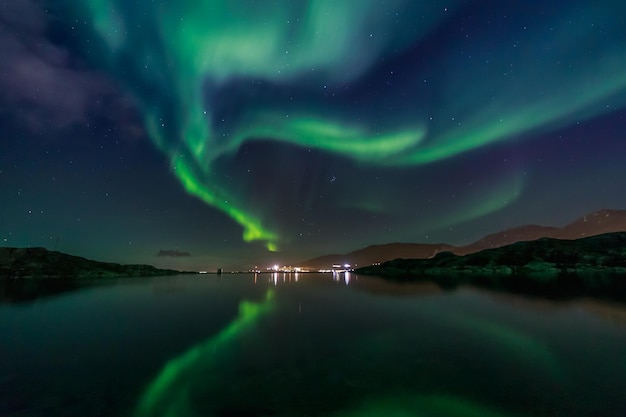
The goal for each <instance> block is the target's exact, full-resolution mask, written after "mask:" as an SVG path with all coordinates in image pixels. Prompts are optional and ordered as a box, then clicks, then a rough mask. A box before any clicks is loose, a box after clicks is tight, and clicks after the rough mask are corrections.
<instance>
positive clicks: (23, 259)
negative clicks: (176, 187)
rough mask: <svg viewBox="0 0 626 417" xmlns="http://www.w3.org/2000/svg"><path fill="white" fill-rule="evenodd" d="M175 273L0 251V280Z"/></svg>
mask: <svg viewBox="0 0 626 417" xmlns="http://www.w3.org/2000/svg"><path fill="white" fill-rule="evenodd" d="M179 273H180V272H179V271H174V270H171V269H157V268H155V267H153V266H150V265H120V264H116V263H108V262H97V261H92V260H89V259H85V258H81V257H79V256H73V255H68V254H65V253H62V252H57V251H49V250H47V249H44V248H0V278H6V277H9V278H23V277H32V278H75V277H92V278H96V277H147V276H157V275H174V274H179Z"/></svg>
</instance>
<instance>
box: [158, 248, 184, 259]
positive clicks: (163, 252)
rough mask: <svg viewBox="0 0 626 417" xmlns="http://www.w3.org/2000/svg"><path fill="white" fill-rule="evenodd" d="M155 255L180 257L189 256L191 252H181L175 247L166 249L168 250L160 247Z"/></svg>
mask: <svg viewBox="0 0 626 417" xmlns="http://www.w3.org/2000/svg"><path fill="white" fill-rule="evenodd" d="M157 256H163V257H171V258H181V257H186V256H191V254H190V253H189V252H182V251H179V250H176V249H168V250H163V249H161V250H160V251H159V253H157Z"/></svg>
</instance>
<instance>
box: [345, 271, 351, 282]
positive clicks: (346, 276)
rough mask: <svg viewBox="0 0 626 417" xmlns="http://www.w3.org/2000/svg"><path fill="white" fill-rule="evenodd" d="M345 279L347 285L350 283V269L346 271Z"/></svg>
mask: <svg viewBox="0 0 626 417" xmlns="http://www.w3.org/2000/svg"><path fill="white" fill-rule="evenodd" d="M344 279H345V280H346V285H348V284H350V273H349V272H348V271H346V272H345V276H344Z"/></svg>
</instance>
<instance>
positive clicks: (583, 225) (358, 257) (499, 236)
mask: <svg viewBox="0 0 626 417" xmlns="http://www.w3.org/2000/svg"><path fill="white" fill-rule="evenodd" d="M624 231H626V210H618V209H602V210H596V211H593V212H590V213H587V214H585V215H583V216H581V217H579V218H577V219H575V220H574V221H572V222H570V223H567V224H566V225H565V226H562V227H556V226H542V225H537V224H528V225H520V226H515V227H511V228H508V229H505V230H502V231H499V232H495V233H491V234H488V235H485V236H484V237H482V238H480V239H478V240H476V241H474V242H472V243H469V244H467V245H463V246H454V245H450V244H446V243H436V244H430V243H386V244H374V245H369V246H367V247H364V248H361V249H357V250H355V251H352V252H349V253H346V254H332V255H322V256H318V257H315V258H312V259H309V260H308V261H304V262H301V263H300V265H302V266H304V267H307V268H311V269H327V268H330V267H331V266H332V264H345V263H348V264H350V265H352V266H354V265H357V266H367V265H372V264H376V263H382V262H386V261H389V260H392V259H396V258H407V259H409V258H410V259H427V258H430V257H433V256H435V255H436V254H437V253H439V252H444V251H448V252H452V253H454V254H455V255H468V254H471V253H476V252H480V251H482V250H485V249H493V248H499V247H503V246H506V245H510V244H513V243H516V242H527V241H534V240H537V239H541V238H553V239H568V240H572V239H579V238H583V237H589V236H596V235H601V234H605V233H612V232H624ZM382 248H384V250H381V249H382Z"/></svg>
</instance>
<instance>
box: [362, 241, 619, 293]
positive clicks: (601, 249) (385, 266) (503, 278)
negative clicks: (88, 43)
mask: <svg viewBox="0 0 626 417" xmlns="http://www.w3.org/2000/svg"><path fill="white" fill-rule="evenodd" d="M357 272H358V273H359V274H365V275H368V274H372V275H379V276H383V277H387V278H392V279H396V280H403V281H406V280H427V281H434V282H436V283H438V284H440V285H441V286H446V287H450V286H457V285H461V284H470V285H478V286H483V287H489V288H494V289H505V290H513V291H517V292H530V293H535V294H542V295H553V296H558V297H563V296H567V297H569V296H583V295H592V296H603V297H608V298H614V299H620V300H626V279H625V275H624V274H625V273H626V232H615V233H606V234H602V235H596V236H592V237H586V238H581V239H576V240H562V239H552V238H541V239H538V240H534V241H529V242H516V243H513V244H511V245H507V246H502V247H499V248H493V249H485V250H483V251H480V252H476V253H472V254H469V255H455V254H453V253H452V252H442V253H439V254H437V256H435V257H433V258H429V259H395V260H392V261H387V262H384V263H382V264H380V265H370V266H366V267H363V268H359V269H357Z"/></svg>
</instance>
